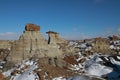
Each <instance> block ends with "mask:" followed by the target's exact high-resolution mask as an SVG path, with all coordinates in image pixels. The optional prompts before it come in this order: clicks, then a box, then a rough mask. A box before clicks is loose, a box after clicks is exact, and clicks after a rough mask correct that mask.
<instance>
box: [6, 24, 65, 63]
mask: <svg viewBox="0 0 120 80" xmlns="http://www.w3.org/2000/svg"><path fill="white" fill-rule="evenodd" d="M39 30H40V26H37V25H35V24H27V25H26V26H25V31H24V32H23V34H22V35H21V36H20V37H19V39H18V40H16V41H15V42H14V43H13V45H12V48H11V52H10V55H9V56H8V58H7V59H8V61H11V62H13V63H20V62H21V61H22V60H24V59H27V58H31V57H38V58H41V57H58V56H62V55H63V52H62V50H60V49H59V46H54V47H53V45H50V44H54V43H55V44H56V43H64V42H66V41H65V40H63V39H61V38H59V36H58V34H56V33H51V32H47V33H48V34H49V38H50V40H49V41H50V42H49V43H50V44H48V42H47V41H46V40H45V39H44V38H43V36H42V35H41V33H40V31H39Z"/></svg>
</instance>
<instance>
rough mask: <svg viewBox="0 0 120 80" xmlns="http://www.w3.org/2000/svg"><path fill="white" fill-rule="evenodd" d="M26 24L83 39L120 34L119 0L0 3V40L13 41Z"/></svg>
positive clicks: (14, 0)
mask: <svg viewBox="0 0 120 80" xmlns="http://www.w3.org/2000/svg"><path fill="white" fill-rule="evenodd" d="M26 23H35V24H37V25H40V26H41V31H40V32H41V33H42V34H43V35H45V36H46V33H45V32H47V31H48V30H52V31H56V32H58V33H59V34H60V35H61V36H62V37H63V38H66V39H83V38H91V37H96V36H104V35H108V34H118V33H119V32H120V0H0V28H1V29H0V39H16V38H18V37H19V35H20V34H22V32H23V30H24V27H25V24H26Z"/></svg>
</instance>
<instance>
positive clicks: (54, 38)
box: [46, 31, 67, 45]
mask: <svg viewBox="0 0 120 80" xmlns="http://www.w3.org/2000/svg"><path fill="white" fill-rule="evenodd" d="M46 33H47V34H48V35H49V40H48V44H53V45H56V44H62V43H67V41H66V40H64V39H62V38H60V37H59V35H58V33H57V32H53V31H48V32H46Z"/></svg>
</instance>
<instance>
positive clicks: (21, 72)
mask: <svg viewBox="0 0 120 80" xmlns="http://www.w3.org/2000/svg"><path fill="white" fill-rule="evenodd" d="M46 33H47V34H48V40H46V39H44V37H43V36H42V34H41V33H40V26H38V25H35V24H26V25H25V29H24V30H23V34H21V36H20V37H19V39H18V40H0V80H120V37H119V36H117V35H111V36H108V37H106V38H102V37H97V38H92V39H84V40H65V39H63V38H61V37H60V36H59V34H58V33H57V32H54V31H48V32H46Z"/></svg>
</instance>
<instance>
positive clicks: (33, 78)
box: [3, 60, 39, 80]
mask: <svg viewBox="0 0 120 80" xmlns="http://www.w3.org/2000/svg"><path fill="white" fill-rule="evenodd" d="M25 66H28V68H26V69H24V67H25ZM37 68H38V66H37V62H35V61H31V60H28V61H23V63H22V64H21V65H20V66H19V67H15V68H13V69H10V70H8V71H6V72H4V73H3V75H4V76H5V77H8V76H11V79H10V80H39V77H38V75H37V74H36V73H35V72H34V70H35V69H37ZM16 70H17V71H20V72H21V73H15V74H14V75H11V73H13V72H15V71H16Z"/></svg>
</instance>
